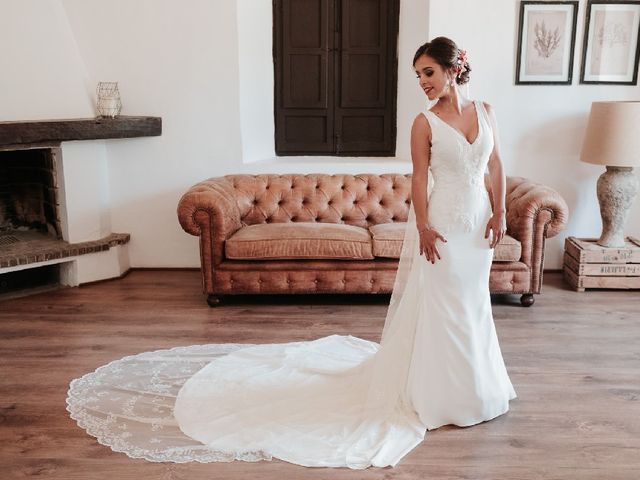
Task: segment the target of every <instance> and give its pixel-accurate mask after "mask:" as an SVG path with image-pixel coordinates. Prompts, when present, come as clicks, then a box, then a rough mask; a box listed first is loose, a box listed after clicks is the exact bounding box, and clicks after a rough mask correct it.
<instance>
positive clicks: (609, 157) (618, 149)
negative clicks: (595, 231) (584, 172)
mask: <svg viewBox="0 0 640 480" xmlns="http://www.w3.org/2000/svg"><path fill="white" fill-rule="evenodd" d="M580 160H582V161H583V162H587V163H594V164H596V165H605V166H606V167H607V169H606V171H605V172H604V173H603V174H602V175H600V178H598V203H599V204H600V216H601V217H602V234H601V235H600V238H599V239H598V241H597V243H598V245H601V246H603V247H624V246H625V243H624V225H625V222H626V220H627V216H628V214H629V209H630V207H631V205H632V204H633V201H634V199H635V197H636V195H637V193H638V189H639V188H640V182H639V181H638V177H637V176H636V173H635V172H634V171H633V167H634V166H638V165H640V102H593V103H592V104H591V113H590V114H589V123H588V125H587V132H586V135H585V138H584V143H583V145H582V152H581V153H580Z"/></svg>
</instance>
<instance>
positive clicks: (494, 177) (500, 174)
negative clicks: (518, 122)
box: [483, 102, 507, 248]
mask: <svg viewBox="0 0 640 480" xmlns="http://www.w3.org/2000/svg"><path fill="white" fill-rule="evenodd" d="M483 103H484V108H485V110H486V111H487V114H488V115H489V121H490V123H491V130H492V131H493V151H492V152H491V156H490V157H489V180H490V181H491V189H492V190H493V215H492V216H491V219H490V220H489V222H488V223H487V228H486V229H485V234H484V237H485V238H489V232H490V231H492V232H493V238H492V239H491V248H495V246H496V245H497V244H498V243H499V242H500V240H502V238H503V237H504V235H505V233H506V230H507V221H506V208H505V193H506V190H507V179H506V177H505V174H504V168H503V165H502V159H501V158H500V141H499V135H498V122H497V121H496V116H495V112H494V111H493V108H492V107H491V105H489V104H488V103H486V102H483Z"/></svg>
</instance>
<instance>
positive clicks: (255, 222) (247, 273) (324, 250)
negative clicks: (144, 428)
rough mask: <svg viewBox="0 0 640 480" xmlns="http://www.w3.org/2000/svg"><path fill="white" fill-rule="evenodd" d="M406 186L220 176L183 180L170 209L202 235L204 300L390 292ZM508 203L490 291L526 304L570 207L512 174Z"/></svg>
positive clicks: (359, 179) (382, 177)
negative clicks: (185, 184)
mask: <svg viewBox="0 0 640 480" xmlns="http://www.w3.org/2000/svg"><path fill="white" fill-rule="evenodd" d="M485 183H486V185H487V188H489V185H488V182H485ZM410 193H411V174H390V173H386V174H368V173H365V174H358V175H352V174H338V175H329V174H280V175H279V174H259V175H249V174H238V175H225V176H222V177H215V178H210V179H208V180H205V181H203V182H201V183H198V184H197V185H194V186H193V187H191V188H190V189H189V190H188V191H187V192H186V193H185V194H184V195H183V196H182V198H181V199H180V201H179V204H178V209H177V213H178V218H179V221H180V224H181V225H182V228H183V229H184V230H185V231H186V232H188V233H190V234H192V235H196V236H198V237H199V238H200V262H201V272H202V289H203V292H204V293H205V294H206V295H207V302H208V303H209V305H210V306H215V305H218V304H219V302H220V301H221V299H222V297H223V296H225V295H239V294H293V293H304V294H309V293H391V291H392V289H393V284H394V279H395V274H396V270H397V267H398V258H399V257H400V252H401V246H402V239H403V234H404V228H405V225H406V221H407V216H408V212H409V204H410ZM506 207H507V235H506V236H505V238H504V239H503V240H502V241H501V243H500V244H499V245H498V246H497V247H496V249H495V250H494V260H493V264H492V267H491V275H490V282H489V287H490V291H491V292H492V293H512V294H520V295H521V298H520V301H521V303H522V305H524V306H531V305H532V304H533V303H534V297H533V295H534V294H538V293H540V286H541V284H542V271H543V261H544V245H545V239H547V238H549V237H553V236H554V235H556V234H557V233H558V232H560V231H561V230H562V228H563V227H564V225H565V223H566V221H567V216H568V208H567V205H566V203H565V201H564V200H563V199H562V197H560V195H558V193H556V192H555V191H554V190H552V189H551V188H549V187H546V186H544V185H540V184H537V183H534V182H531V181H529V180H527V179H525V178H520V177H507V192H506Z"/></svg>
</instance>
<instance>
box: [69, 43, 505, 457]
mask: <svg viewBox="0 0 640 480" xmlns="http://www.w3.org/2000/svg"><path fill="white" fill-rule="evenodd" d="M413 66H414V69H415V72H416V75H417V78H418V82H419V85H420V88H422V89H423V90H424V92H425V94H426V96H427V98H428V99H429V101H431V102H433V101H436V100H437V103H435V105H434V106H433V107H432V108H431V109H429V110H425V111H423V112H421V113H420V114H419V115H418V116H417V117H416V119H415V121H414V123H413V127H412V131H411V155H412V161H413V174H412V194H411V199H412V201H411V204H410V207H409V215H408V221H407V226H406V230H405V237H404V242H403V245H402V253H401V257H400V262H399V267H398V272H397V274H396V279H395V284H394V289H393V293H392V295H391V301H390V304H389V307H388V310H387V315H386V320H385V324H384V328H383V331H382V335H381V341H380V343H376V342H371V341H367V340H363V339H360V338H357V337H354V336H351V335H346V336H345V335H330V336H326V337H322V338H318V339H316V340H313V341H300V342H289V343H279V344H278V343H276V344H257V345H254V344H250V345H248V344H208V345H193V346H188V347H176V348H173V349H170V350H160V351H155V352H144V353H140V354H138V355H133V356H130V357H125V358H123V359H119V360H116V361H114V362H111V363H110V364H108V365H105V366H103V367H100V368H98V369H97V370H96V371H95V372H92V373H88V374H87V375H85V376H83V377H81V378H78V379H75V380H73V381H72V382H71V384H70V388H69V392H68V397H67V410H68V411H69V412H70V414H71V417H72V418H74V419H75V420H76V421H77V422H78V425H79V426H81V427H83V428H85V429H86V430H87V432H88V433H89V434H91V435H93V436H95V437H96V438H97V439H98V441H99V442H100V443H101V444H104V445H107V446H109V447H110V448H111V449H113V450H114V451H118V452H124V453H126V454H127V455H128V456H130V457H132V458H145V459H147V460H149V461H157V462H165V461H168V462H189V461H198V462H220V461H225V462H227V461H233V460H245V461H258V460H271V459H272V458H273V457H276V458H279V459H281V460H284V461H287V462H291V463H295V464H298V465H304V466H308V467H349V468H353V469H363V468H367V467H369V466H376V467H384V466H395V465H396V464H397V463H398V462H399V461H400V460H401V459H402V458H403V457H404V456H405V455H406V454H407V453H408V452H410V451H411V450H412V449H413V448H414V447H415V446H416V445H418V444H419V443H421V442H422V441H423V440H424V438H425V434H426V432H427V431H430V430H433V429H436V428H438V427H440V426H442V425H449V424H453V425H459V426H469V425H474V424H477V423H480V422H483V421H487V420H490V419H492V418H495V417H497V416H499V415H502V414H504V413H505V412H507V411H508V409H509V401H510V400H511V399H514V398H516V392H515V390H514V388H513V386H512V384H511V381H510V379H509V376H508V374H507V371H506V368H505V365H504V361H503V358H502V354H501V351H500V346H499V344H498V338H497V335H496V331H495V326H494V322H493V317H492V312H491V303H490V296H489V287H488V284H489V271H490V267H491V261H492V256H493V248H494V247H495V246H496V245H497V243H498V242H499V241H500V239H501V238H502V236H503V235H504V233H505V229H506V226H505V206H504V205H505V198H504V196H505V177H504V173H503V168H502V163H501V160H500V153H499V148H498V134H497V127H496V120H495V116H494V114H493V111H492V109H491V107H490V106H489V105H488V104H486V103H484V102H481V101H477V100H474V101H472V100H469V99H467V98H465V97H464V96H463V95H462V94H461V92H460V89H459V86H460V85H463V84H465V83H466V82H468V80H469V74H470V71H471V68H470V66H469V63H468V62H467V60H466V53H465V51H464V50H460V49H458V47H457V46H456V44H455V43H454V42H453V41H452V40H450V39H448V38H446V37H437V38H435V39H433V40H432V41H430V42H427V43H425V44H424V45H422V46H420V47H419V48H418V50H417V52H416V54H415V57H414V59H413ZM487 168H488V170H489V177H490V180H491V186H492V192H493V209H492V204H491V201H490V198H489V194H488V192H487V189H486V187H485V183H484V176H485V171H486V169H487ZM429 172H430V173H431V175H432V176H433V187H432V189H431V192H430V194H428V191H427V184H428V173H429ZM427 197H428V198H427Z"/></svg>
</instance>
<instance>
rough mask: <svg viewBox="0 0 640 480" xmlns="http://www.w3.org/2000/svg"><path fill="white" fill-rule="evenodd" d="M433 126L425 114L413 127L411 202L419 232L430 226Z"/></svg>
mask: <svg viewBox="0 0 640 480" xmlns="http://www.w3.org/2000/svg"><path fill="white" fill-rule="evenodd" d="M430 138H431V126H430V125H429V122H428V121H427V119H426V118H425V116H424V115H423V114H421V113H420V114H418V116H417V117H416V118H415V119H414V121H413V126H412V127H411V161H412V162H413V173H412V175H411V202H412V203H413V208H414V210H415V212H416V226H417V227H418V231H420V230H424V229H425V228H428V226H429V221H428V220H429V216H428V212H427V182H428V181H429V173H428V172H429V160H430V156H431V149H430V148H429V142H430Z"/></svg>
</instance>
